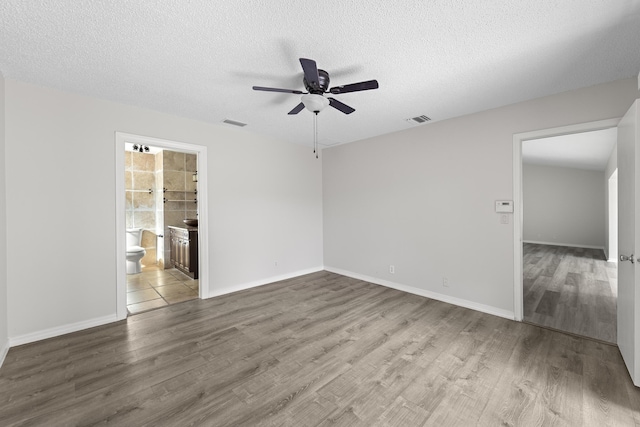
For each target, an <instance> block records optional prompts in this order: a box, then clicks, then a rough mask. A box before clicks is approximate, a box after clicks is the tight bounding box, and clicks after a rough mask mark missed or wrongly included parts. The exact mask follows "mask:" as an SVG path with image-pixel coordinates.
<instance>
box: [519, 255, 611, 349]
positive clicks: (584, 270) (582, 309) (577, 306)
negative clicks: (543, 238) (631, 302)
mask: <svg viewBox="0 0 640 427" xmlns="http://www.w3.org/2000/svg"><path fill="white" fill-rule="evenodd" d="M523 254H524V256H523V271H524V283H523V294H524V320H525V321H527V322H531V323H535V324H536V325H542V326H547V327H551V328H554V329H559V330H561V331H567V332H570V333H574V334H578V335H582V336H586V337H591V338H595V339H599V340H602V341H605V342H610V343H615V342H616V325H617V317H616V316H617V314H616V309H617V297H618V279H617V277H618V275H617V266H616V264H615V263H611V262H607V260H606V259H605V257H604V253H603V252H602V250H599V249H585V248H572V247H566V246H550V245H539V244H533V243H525V244H524V245H523Z"/></svg>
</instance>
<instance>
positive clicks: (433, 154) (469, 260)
mask: <svg viewBox="0 0 640 427" xmlns="http://www.w3.org/2000/svg"><path fill="white" fill-rule="evenodd" d="M637 97H638V91H637V81H636V79H635V78H633V79H625V80H620V81H615V82H611V83H607V84H602V85H597V86H592V87H589V88H584V89H580V90H576V91H571V92H566V93H561V94H558V95H554V96H549V97H545V98H540V99H535V100H531V101H527V102H523V103H519V104H515V105H511V106H506V107H501V108H497V109H493V110H489V111H484V112H480V113H477V114H472V115H468V116H464V117H459V118H454V119H451V120H444V121H440V122H432V123H429V124H425V125H421V126H418V127H415V128H413V129H409V130H406V131H402V132H397V133H393V134H388V135H383V136H379V137H376V138H371V139H367V140H362V141H358V142H354V143H351V144H346V145H341V146H337V147H332V148H329V149H326V150H324V151H323V156H324V160H323V174H322V176H323V187H324V197H323V209H324V263H325V267H326V268H328V269H332V270H334V271H340V272H342V273H345V274H350V275H354V276H358V277H367V278H369V280H371V281H374V282H377V283H385V284H388V285H393V286H396V287H398V288H402V289H405V290H410V291H413V292H416V293H421V294H423V295H431V296H434V297H438V298H441V299H444V300H449V301H454V302H456V303H461V304H465V305H467V306H471V307H474V308H478V309H484V310H485V311H489V312H494V313H496V314H499V315H504V316H513V312H514V283H513V282H514V259H513V257H514V249H513V248H514V232H513V224H512V223H511V222H512V220H513V218H511V217H509V219H510V224H506V225H505V224H501V223H500V215H498V214H496V213H495V210H494V206H495V201H496V200H512V199H513V169H512V167H513V135H514V134H515V133H522V132H529V131H534V130H540V129H549V128H554V127H560V126H567V125H571V124H577V123H585V122H591V121H597V120H603V119H611V118H616V117H621V116H622V115H623V114H624V113H625V112H626V111H627V109H628V108H629V106H630V105H631V104H632V102H633V101H634V100H635V99H636V98H637ZM436 119H437V118H436ZM390 264H393V265H395V274H391V273H389V265H390ZM443 277H447V278H448V284H449V286H448V287H444V286H443V280H442V278H443Z"/></svg>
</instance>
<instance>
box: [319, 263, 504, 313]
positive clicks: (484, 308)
mask: <svg viewBox="0 0 640 427" xmlns="http://www.w3.org/2000/svg"><path fill="white" fill-rule="evenodd" d="M324 269H325V270H327V271H330V272H332V273H336V274H341V275H343V276H347V277H353V278H354V279H360V280H364V281H366V282H371V283H375V284H376V285H381V286H386V287H387V288H392V289H397V290H399V291H403V292H407V293H410V294H414V295H419V296H421V297H425V298H431V299H435V300H438V301H442V302H446V303H449V304H453V305H457V306H460V307H464V308H469V309H471V310H475V311H480V312H482V313H487V314H492V315H494V316H498V317H504V318H505V319H509V320H514V319H515V314H514V312H513V311H509V310H503V309H501V308H497V307H493V306H490V305H485V304H480V303H477V302H474V301H469V300H465V299H462V298H456V297H452V296H449V295H444V294H440V293H437V292H432V291H427V290H425V289H420V288H414V287H413V286H407V285H401V284H399V283H394V282H390V281H388V280H384V279H378V278H376V277H370V276H365V275H363V274H358V273H354V272H352V271H347V270H342V269H339V268H333V267H326V266H325V268H324Z"/></svg>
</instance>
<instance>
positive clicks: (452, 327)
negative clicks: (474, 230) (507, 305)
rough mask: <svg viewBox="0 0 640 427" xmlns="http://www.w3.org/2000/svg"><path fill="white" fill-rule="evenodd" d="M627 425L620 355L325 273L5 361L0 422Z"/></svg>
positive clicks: (632, 403) (628, 395) (634, 420)
mask: <svg viewBox="0 0 640 427" xmlns="http://www.w3.org/2000/svg"><path fill="white" fill-rule="evenodd" d="M98 424H100V425H117V426H216V427H218V426H220V427H221V426H296V427H298V426H329V425H332V426H403V427H405V426H465V427H466V426H546V425H559V426H577V425H580V426H606V425H610V426H632V425H639V424H640V389H637V388H635V387H634V386H633V385H632V384H631V381H630V379H629V376H628V374H627V372H626V368H625V367H624V365H623V362H622V359H621V357H620V353H619V351H618V349H617V347H615V346H610V345H607V344H604V343H600V342H596V341H593V340H588V339H583V338H579V337H574V336H570V335H566V334H562V333H558V332H554V331H551V330H548V329H544V328H540V327H537V326H533V325H529V324H525V323H518V322H514V321H510V320H506V319H503V318H499V317H495V316H491V315H487V314H483V313H480V312H476V311H472V310H468V309H465V308H461V307H456V306H453V305H450V304H446V303H442V302H439V301H435V300H431V299H427V298H423V297H419V296H416V295H411V294H407V293H403V292H400V291H396V290H393V289H388V288H384V287H381V286H377V285H373V284H370V283H366V282H363V281H359V280H355V279H350V278H346V277H344V276H339V275H336V274H332V273H328V272H319V273H314V274H310V275H306V276H302V277H298V278H295V279H290V280H286V281H282V282H277V283H273V284H270V285H265V286H262V287H259V288H254V289H251V290H247V291H242V292H238V293H234V294H230V295H225V296H221V297H216V298H213V299H209V300H195V301H188V302H184V303H180V304H176V305H172V306H169V307H166V308H162V309H158V310H154V311H148V312H145V313H141V314H138V315H136V316H132V317H130V318H129V319H127V320H126V321H122V322H118V323H114V324H110V325H105V326H101V327H97V328H93V329H90V330H87V331H82V332H78V333H73V334H69V335H65V336H61V337H57V338H52V339H49V340H45V341H40V342H37V343H32V344H27V345H23V346H20V347H15V348H12V349H10V351H9V353H8V355H7V358H6V361H5V363H4V366H2V368H1V369H0V425H2V426H48V427H52V426H69V425H74V426H75V425H78V426H90V425H98Z"/></svg>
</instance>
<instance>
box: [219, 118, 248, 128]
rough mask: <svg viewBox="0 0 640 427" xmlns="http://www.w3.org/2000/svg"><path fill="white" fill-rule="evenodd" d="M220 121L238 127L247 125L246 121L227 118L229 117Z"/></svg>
mask: <svg viewBox="0 0 640 427" xmlns="http://www.w3.org/2000/svg"><path fill="white" fill-rule="evenodd" d="M222 123H227V124H229V125H234V126H239V127H243V126H246V125H247V124H246V123H242V122H236V121H235V120H229V119H225V120H223V122H222Z"/></svg>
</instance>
